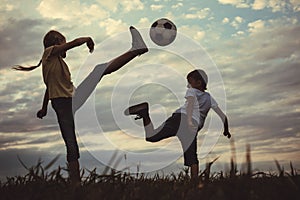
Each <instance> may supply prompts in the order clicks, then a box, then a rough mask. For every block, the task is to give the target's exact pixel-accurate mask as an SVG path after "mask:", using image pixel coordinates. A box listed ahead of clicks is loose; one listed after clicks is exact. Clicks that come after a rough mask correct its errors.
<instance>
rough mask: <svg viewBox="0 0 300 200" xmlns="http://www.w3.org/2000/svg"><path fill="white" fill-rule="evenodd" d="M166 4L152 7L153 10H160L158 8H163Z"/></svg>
mask: <svg viewBox="0 0 300 200" xmlns="http://www.w3.org/2000/svg"><path fill="white" fill-rule="evenodd" d="M163 7H164V6H163V5H154V4H153V5H151V6H150V8H151V10H154V11H158V10H161V9H162V8H163Z"/></svg>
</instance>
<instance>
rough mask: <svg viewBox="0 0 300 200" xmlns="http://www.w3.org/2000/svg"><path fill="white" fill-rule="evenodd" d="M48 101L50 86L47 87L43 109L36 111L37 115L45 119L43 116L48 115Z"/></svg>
mask: <svg viewBox="0 0 300 200" xmlns="http://www.w3.org/2000/svg"><path fill="white" fill-rule="evenodd" d="M48 102H49V94H48V88H47V89H46V91H45V95H44V99H43V106H42V109H41V110H39V111H38V112H37V113H36V116H37V117H38V118H40V119H43V117H45V116H46V115H47V109H48Z"/></svg>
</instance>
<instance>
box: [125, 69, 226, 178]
mask: <svg viewBox="0 0 300 200" xmlns="http://www.w3.org/2000/svg"><path fill="white" fill-rule="evenodd" d="M187 81H188V89H187V91H186V95H185V98H186V102H185V104H184V105H183V106H181V107H180V108H179V109H177V110H176V111H175V112H174V113H173V114H172V116H171V117H169V118H168V119H167V120H166V121H165V122H164V123H163V124H162V125H161V126H160V127H158V128H157V129H154V127H153V124H152V121H151V118H150V116H149V105H148V103H147V102H144V103H141V104H137V105H134V106H131V107H129V108H128V109H126V110H125V111H124V114H125V115H137V118H136V119H140V118H142V119H143V125H144V129H145V132H146V141H148V142H158V141H160V140H162V139H165V138H169V137H173V136H177V137H178V139H179V140H180V142H181V146H182V149H183V152H184V155H183V156H184V165H186V166H189V167H190V168H191V178H192V179H196V178H197V177H198V171H199V161H198V158H197V133H198V131H200V130H201V128H202V127H203V125H204V122H205V118H206V116H207V113H208V111H209V110H210V108H212V109H213V110H214V111H215V112H216V113H217V114H218V116H219V117H220V118H221V120H222V122H223V124H224V132H223V134H224V136H227V137H228V138H230V137H231V135H230V133H229V130H228V121H227V117H226V115H225V114H224V113H223V112H222V110H221V109H220V108H219V107H218V104H217V103H216V101H215V100H214V99H213V98H212V97H211V96H210V94H209V93H208V92H205V90H206V89H207V88H206V85H207V82H208V78H207V75H206V73H205V72H204V71H203V70H201V69H198V70H194V71H192V72H190V73H189V74H188V75H187Z"/></svg>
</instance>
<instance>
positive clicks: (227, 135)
mask: <svg viewBox="0 0 300 200" xmlns="http://www.w3.org/2000/svg"><path fill="white" fill-rule="evenodd" d="M223 135H224V136H225V137H227V138H231V134H230V133H229V131H228V130H224V132H223Z"/></svg>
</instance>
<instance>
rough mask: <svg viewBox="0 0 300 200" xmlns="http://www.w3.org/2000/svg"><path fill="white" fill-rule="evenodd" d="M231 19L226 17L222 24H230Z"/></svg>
mask: <svg viewBox="0 0 300 200" xmlns="http://www.w3.org/2000/svg"><path fill="white" fill-rule="evenodd" d="M229 21H230V20H229V18H228V17H225V18H224V19H223V20H222V23H223V24H228V23H229Z"/></svg>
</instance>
